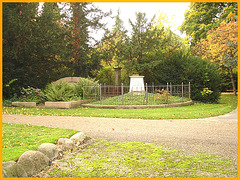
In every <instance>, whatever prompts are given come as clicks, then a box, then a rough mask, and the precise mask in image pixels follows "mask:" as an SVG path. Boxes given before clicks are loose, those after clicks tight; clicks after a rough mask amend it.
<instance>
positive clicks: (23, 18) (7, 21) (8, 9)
mask: <svg viewBox="0 0 240 180" xmlns="http://www.w3.org/2000/svg"><path fill="white" fill-rule="evenodd" d="M37 7H38V3H3V96H4V97H6V98H9V97H11V96H12V95H13V94H14V93H17V92H19V91H20V89H21V87H26V86H28V85H30V84H29V82H31V80H32V78H33V76H32V74H31V73H30V72H29V70H30V69H31V59H32V58H34V52H36V51H37V49H34V47H35V45H36V44H34V42H33V41H32V39H33V38H34V33H35V30H36V28H37V24H36V16H37ZM12 80H15V81H14V82H13V83H12V84H11V86H8V85H9V83H10V82H12ZM11 87H12V88H11Z"/></svg>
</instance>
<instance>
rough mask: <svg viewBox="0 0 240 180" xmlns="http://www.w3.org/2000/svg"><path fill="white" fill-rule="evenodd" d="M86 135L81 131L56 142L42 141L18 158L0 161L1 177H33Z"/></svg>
mask: <svg viewBox="0 0 240 180" xmlns="http://www.w3.org/2000/svg"><path fill="white" fill-rule="evenodd" d="M85 140H86V135H85V134H84V133H83V132H79V133H77V134H74V135H73V136H72V137H71V138H70V139H68V138H60V139H59V140H58V144H57V145H55V144H52V143H43V144H41V145H40V146H39V147H38V148H37V150H36V151H26V152H24V153H23V154H22V155H21V156H20V157H19V158H18V160H17V161H16V162H15V161H8V162H3V163H2V177H4V178H5V177H6V178H12V177H33V176H34V175H36V174H38V173H40V172H41V171H42V170H44V169H45V168H46V167H47V166H50V165H51V162H52V160H54V159H61V158H62V157H63V151H69V150H73V148H74V147H76V146H79V145H80V144H83V143H84V141H85Z"/></svg>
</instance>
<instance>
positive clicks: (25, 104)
mask: <svg viewBox="0 0 240 180" xmlns="http://www.w3.org/2000/svg"><path fill="white" fill-rule="evenodd" d="M12 105H13V106H17V107H29V108H35V107H37V103H35V102H12Z"/></svg>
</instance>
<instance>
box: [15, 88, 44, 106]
mask: <svg viewBox="0 0 240 180" xmlns="http://www.w3.org/2000/svg"><path fill="white" fill-rule="evenodd" d="M21 94H22V95H21V96H20V98H19V100H20V101H22V102H36V103H44V102H45V100H46V99H45V96H44V92H43V91H42V90H41V89H38V88H33V87H30V86H28V88H26V89H25V88H22V91H21Z"/></svg>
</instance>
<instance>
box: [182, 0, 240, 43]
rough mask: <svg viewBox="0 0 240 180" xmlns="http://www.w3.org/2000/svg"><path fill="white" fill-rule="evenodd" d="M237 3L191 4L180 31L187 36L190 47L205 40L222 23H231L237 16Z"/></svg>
mask: <svg viewBox="0 0 240 180" xmlns="http://www.w3.org/2000/svg"><path fill="white" fill-rule="evenodd" d="M237 7H238V4H237V2H227V3H226V2H216V3H213V2H193V3H191V5H190V8H189V10H187V11H186V12H185V20H184V22H183V24H182V26H181V31H182V32H185V33H186V34H187V38H188V40H189V42H190V43H191V45H192V46H194V45H195V44H196V43H197V42H198V41H200V40H201V39H205V38H206V35H207V32H208V31H209V30H211V29H216V28H217V27H219V25H220V23H221V22H222V21H231V20H232V19H233V17H234V15H237V14H238V10H237Z"/></svg>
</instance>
